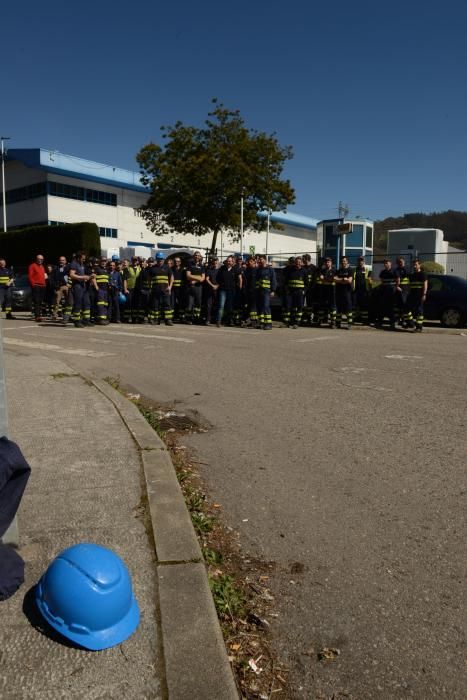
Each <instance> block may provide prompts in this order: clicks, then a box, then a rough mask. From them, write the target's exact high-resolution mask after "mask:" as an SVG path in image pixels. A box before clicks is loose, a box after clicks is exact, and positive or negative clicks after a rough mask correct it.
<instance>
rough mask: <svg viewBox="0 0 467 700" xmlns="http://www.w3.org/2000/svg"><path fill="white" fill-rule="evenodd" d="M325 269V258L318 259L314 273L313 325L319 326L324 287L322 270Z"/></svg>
mask: <svg viewBox="0 0 467 700" xmlns="http://www.w3.org/2000/svg"><path fill="white" fill-rule="evenodd" d="M323 269H324V258H319V259H318V264H317V265H316V269H315V272H314V275H313V297H312V309H313V311H312V319H313V326H315V327H317V328H319V326H320V320H319V319H320V310H321V304H322V293H321V291H322V287H323V282H322V280H321V272H322V270H323Z"/></svg>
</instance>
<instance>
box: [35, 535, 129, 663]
mask: <svg viewBox="0 0 467 700" xmlns="http://www.w3.org/2000/svg"><path fill="white" fill-rule="evenodd" d="M35 598H36V603H37V607H38V608H39V610H40V612H41V614H42V615H43V617H44V618H45V619H46V620H47V622H48V623H49V625H51V626H52V627H53V628H54V629H55V630H56V631H57V632H59V633H60V634H62V635H63V636H64V637H66V638H67V639H70V640H71V641H72V642H74V643H75V644H78V645H79V646H81V647H84V648H85V649H91V650H93V651H99V650H101V649H107V648H108V647H113V646H115V645H116V644H120V643H121V642H123V641H124V640H125V639H127V638H128V637H129V636H130V635H131V634H133V632H134V631H135V629H136V628H137V627H138V624H139V608H138V603H137V602H136V598H135V597H134V595H133V591H132V587H131V579H130V575H129V573H128V570H127V568H126V566H125V564H124V563H123V561H122V560H121V559H120V557H118V556H117V555H116V554H115V553H114V552H112V550H110V549H106V548H105V547H101V546H99V545H97V544H77V545H74V546H73V547H69V548H68V549H65V550H63V552H61V553H60V554H59V555H58V556H57V557H56V558H55V559H54V560H53V562H52V563H51V564H50V566H49V568H48V569H47V571H46V572H45V573H44V575H43V576H42V578H41V579H40V581H39V583H38V584H37V586H36V591H35Z"/></svg>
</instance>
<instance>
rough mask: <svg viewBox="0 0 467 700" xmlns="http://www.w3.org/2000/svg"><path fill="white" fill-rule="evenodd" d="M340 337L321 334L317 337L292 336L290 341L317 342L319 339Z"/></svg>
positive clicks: (336, 338)
mask: <svg viewBox="0 0 467 700" xmlns="http://www.w3.org/2000/svg"><path fill="white" fill-rule="evenodd" d="M339 337H342V336H338V335H319V336H318V337H317V338H297V339H296V338H291V339H290V342H291V343H316V342H317V341H320V340H338V339H339Z"/></svg>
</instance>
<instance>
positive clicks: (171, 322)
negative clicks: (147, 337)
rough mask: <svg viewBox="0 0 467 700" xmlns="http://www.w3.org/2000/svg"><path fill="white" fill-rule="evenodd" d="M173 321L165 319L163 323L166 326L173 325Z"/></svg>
mask: <svg viewBox="0 0 467 700" xmlns="http://www.w3.org/2000/svg"><path fill="white" fill-rule="evenodd" d="M173 324H174V322H173V321H166V322H165V325H166V326H173Z"/></svg>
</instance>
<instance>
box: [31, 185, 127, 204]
mask: <svg viewBox="0 0 467 700" xmlns="http://www.w3.org/2000/svg"><path fill="white" fill-rule="evenodd" d="M44 184H45V183H44ZM47 185H48V193H49V194H50V195H52V197H65V199H78V200H79V201H81V202H92V203H94V204H106V205H107V206H110V207H116V206H117V195H116V194H112V192H104V191H102V190H91V189H87V188H85V187H76V186H75V185H66V184H64V183H63V182H53V181H50V182H48V183H47Z"/></svg>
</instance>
